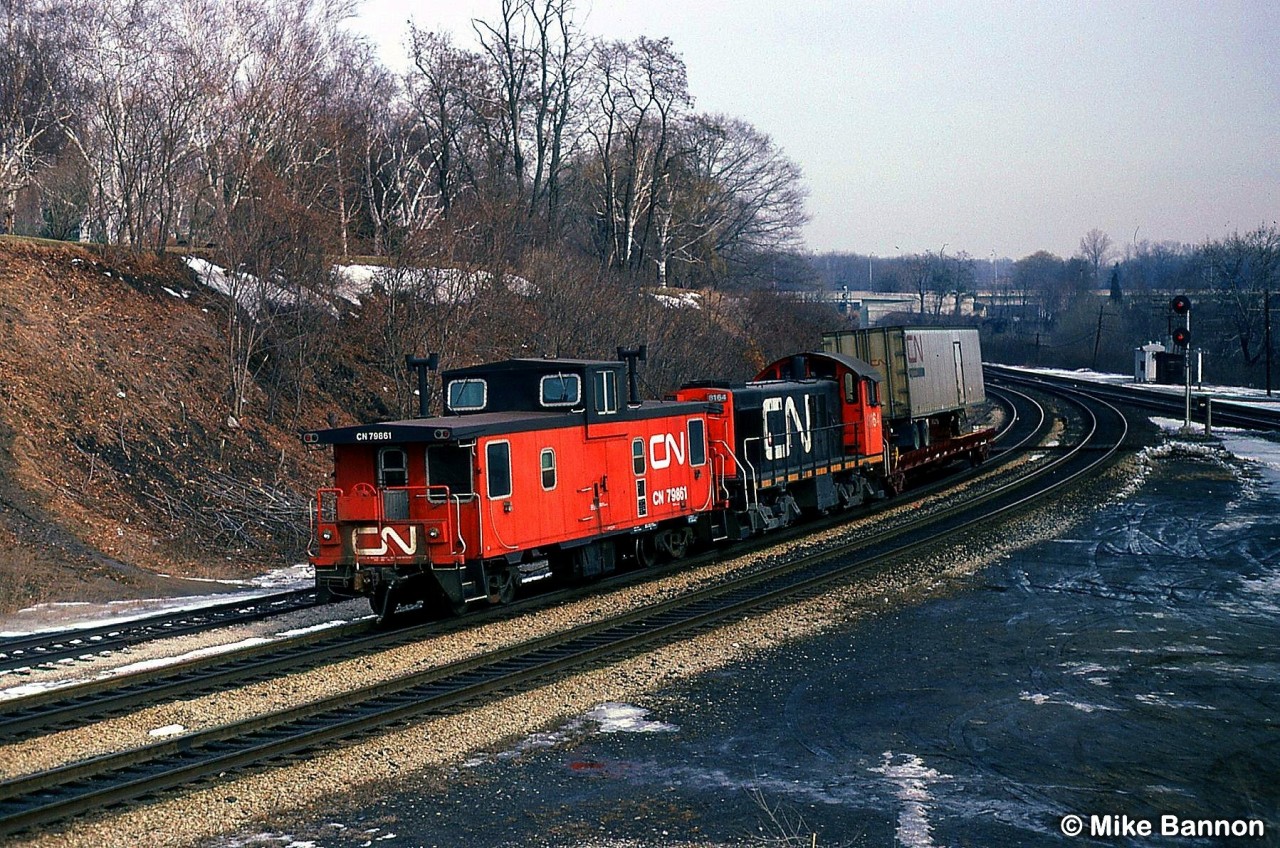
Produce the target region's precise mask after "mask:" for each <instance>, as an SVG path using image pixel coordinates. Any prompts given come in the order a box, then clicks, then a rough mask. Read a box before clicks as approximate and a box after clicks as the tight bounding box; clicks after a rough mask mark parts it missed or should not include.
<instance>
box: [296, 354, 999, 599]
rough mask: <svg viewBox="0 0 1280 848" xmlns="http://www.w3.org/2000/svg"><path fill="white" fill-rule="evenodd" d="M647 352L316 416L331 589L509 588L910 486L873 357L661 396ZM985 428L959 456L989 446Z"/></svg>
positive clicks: (318, 550) (529, 366)
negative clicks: (438, 401) (419, 408)
mask: <svg viewBox="0 0 1280 848" xmlns="http://www.w3.org/2000/svg"><path fill="white" fill-rule="evenodd" d="M620 353H622V351H620ZM628 366H630V369H631V372H630V374H629V373H628ZM634 368H635V357H634V356H632V357H631V358H630V361H629V363H627V362H623V361H617V362H613V361H597V360H573V359H513V360H508V361H504V362H497V363H492V364H487V365H477V366H472V367H468V368H459V369H455V370H451V371H446V372H444V373H443V375H442V379H443V384H444V391H445V396H444V407H445V414H444V415H443V416H440V417H432V418H426V417H424V418H417V419H410V420H403V421H391V422H385V423H377V424H366V425H358V426H351V427H339V428H334V429H329V430H317V431H312V432H308V433H304V434H303V439H304V441H306V442H307V443H309V444H313V445H325V444H327V445H332V446H333V460H334V479H333V483H332V485H331V486H326V487H325V488H322V489H320V490H319V492H318V493H317V497H316V503H315V511H314V516H313V519H314V523H315V546H316V547H315V550H314V553H313V556H312V558H311V561H312V563H313V565H314V566H315V571H316V585H317V589H318V590H319V592H320V594H321V595H339V596H355V595H365V596H367V597H368V598H369V599H370V603H371V604H372V606H373V609H374V611H375V612H376V613H378V614H379V615H380V616H382V617H386V616H388V615H390V614H391V613H392V612H393V611H394V610H395V608H396V606H397V605H399V604H403V603H409V602H417V601H424V602H426V603H427V604H428V605H430V606H435V607H438V608H443V609H446V610H452V611H461V610H462V609H463V608H464V607H465V606H466V605H467V604H469V603H472V602H478V601H487V602H491V603H502V602H507V601H509V600H511V598H512V597H513V596H514V594H515V591H516V588H517V587H518V585H519V584H520V582H521V580H522V579H523V578H524V576H526V575H529V574H533V573H547V572H550V573H552V574H556V575H560V576H563V577H566V578H569V579H583V578H590V577H594V576H596V575H600V574H604V573H608V572H610V571H613V570H614V569H615V568H617V567H618V565H619V564H620V563H621V562H624V561H625V562H630V563H634V564H639V565H646V564H648V563H650V562H652V561H654V560H655V559H656V558H659V557H661V558H666V559H678V558H680V557H682V556H684V555H685V553H686V552H687V551H688V550H689V549H690V548H691V547H692V546H693V545H695V544H700V543H712V542H716V541H720V540H726V539H741V538H744V537H746V536H748V535H751V534H753V533H756V532H762V531H766V530H770V529H773V528H776V527H781V526H784V525H787V524H790V523H792V522H793V521H795V520H796V519H797V518H798V517H799V516H800V515H802V514H804V513H806V512H826V511H829V510H831V509H835V508H839V507H844V506H850V505H853V504H857V503H860V502H862V501H863V500H865V499H867V498H871V497H880V496H883V495H884V493H885V492H886V491H891V490H892V489H893V488H895V487H894V486H893V485H892V482H893V480H894V474H895V471H894V467H893V466H894V463H895V462H896V461H899V459H900V457H899V453H898V451H897V450H896V449H894V448H892V447H891V445H890V444H889V443H888V442H887V440H886V433H887V432H888V431H887V430H886V422H885V421H884V420H883V419H882V406H881V400H880V383H881V379H882V378H881V375H880V373H879V372H877V370H876V369H875V368H873V367H872V366H870V365H868V364H867V363H865V362H863V361H861V360H859V359H856V358H854V357H852V356H847V355H844V354H841V353H835V352H829V353H807V354H802V355H798V356H794V357H789V358H787V359H783V360H780V361H778V362H776V363H774V364H773V365H771V366H769V368H766V369H765V370H764V371H763V372H762V373H761V374H760V375H759V377H758V379H757V380H754V381H751V382H749V383H745V384H736V385H731V384H728V383H716V382H702V383H693V384H690V385H687V386H685V387H683V388H681V389H680V390H679V391H677V392H676V393H675V394H674V395H673V396H672V397H671V398H669V399H668V400H663V401H641V400H639V399H638V397H636V390H635V378H634ZM628 377H630V380H628ZM628 382H629V383H630V387H631V389H630V391H629V392H628V391H626V387H627V384H628ZM989 437H990V432H989V431H983V432H982V433H978V434H970V435H966V436H965V437H963V438H962V439H960V440H958V441H957V442H956V443H955V445H954V446H953V447H954V450H951V451H950V452H949V454H948V456H949V457H954V456H959V455H962V454H964V455H968V456H969V457H970V458H972V459H977V458H979V457H980V456H981V455H984V454H985V450H986V444H987V442H988V441H989Z"/></svg>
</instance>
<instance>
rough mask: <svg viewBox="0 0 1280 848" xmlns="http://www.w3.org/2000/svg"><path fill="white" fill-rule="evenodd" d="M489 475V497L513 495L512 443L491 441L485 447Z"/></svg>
mask: <svg viewBox="0 0 1280 848" xmlns="http://www.w3.org/2000/svg"><path fill="white" fill-rule="evenodd" d="M484 458H485V467H486V469H487V471H488V475H489V497H491V498H509V497H511V443H510V442H490V443H489V444H487V445H485V448H484Z"/></svg>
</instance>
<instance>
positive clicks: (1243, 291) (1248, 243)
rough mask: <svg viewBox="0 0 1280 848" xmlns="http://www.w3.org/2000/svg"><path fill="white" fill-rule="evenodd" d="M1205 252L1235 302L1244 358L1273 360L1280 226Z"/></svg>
mask: <svg viewBox="0 0 1280 848" xmlns="http://www.w3.org/2000/svg"><path fill="white" fill-rule="evenodd" d="M1205 254H1206V257H1207V259H1208V262H1209V267H1210V269H1211V274H1212V279H1213V282H1214V283H1215V286H1216V287H1217V288H1218V289H1219V290H1221V291H1222V292H1223V293H1224V294H1225V296H1226V297H1227V298H1228V299H1229V302H1230V303H1231V307H1232V308H1231V321H1232V325H1233V327H1234V329H1235V336H1236V341H1237V343H1238V344H1239V346H1240V355H1241V357H1243V359H1244V361H1245V363H1246V364H1248V365H1256V364H1257V363H1258V362H1259V361H1262V360H1267V362H1268V363H1269V361H1270V356H1271V345H1270V342H1271V338H1270V335H1271V332H1270V330H1271V328H1270V322H1269V317H1270V316H1269V313H1270V300H1271V292H1272V291H1273V290H1274V289H1275V288H1277V286H1278V285H1280V228H1277V227H1276V226H1275V225H1274V224H1272V225H1269V226H1260V227H1258V228H1257V229H1255V230H1251V231H1249V232H1247V233H1245V234H1243V235H1241V234H1240V233H1238V232H1237V233H1233V234H1232V235H1231V236H1230V237H1228V238H1226V239H1223V240H1222V241H1220V242H1211V243H1210V244H1208V245H1206V247H1205ZM1269 370H1270V369H1269V367H1268V371H1269ZM1268 376H1269V375H1268ZM1268 388H1270V381H1269V380H1268Z"/></svg>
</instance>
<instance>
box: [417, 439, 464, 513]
mask: <svg viewBox="0 0 1280 848" xmlns="http://www.w3.org/2000/svg"><path fill="white" fill-rule="evenodd" d="M427 485H429V486H439V487H444V488H447V489H448V494H450V495H453V496H455V497H465V496H467V495H470V494H471V452H470V451H469V450H467V449H465V448H463V447H462V446H461V445H451V444H443V445H427ZM427 497H429V498H430V499H431V500H433V501H437V502H438V501H441V500H443V499H444V497H445V492H444V491H443V489H433V490H428V492H427Z"/></svg>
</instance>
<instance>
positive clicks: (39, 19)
mask: <svg viewBox="0 0 1280 848" xmlns="http://www.w3.org/2000/svg"><path fill="white" fill-rule="evenodd" d="M0 16H3V20H0V68H3V69H4V71H3V72H2V73H0V233H9V232H13V216H14V206H15V203H16V198H17V194H18V192H19V191H21V190H22V189H23V188H26V187H27V186H28V185H29V184H30V183H31V181H32V178H33V177H34V176H35V174H36V173H37V171H38V170H39V169H40V168H41V167H42V166H44V165H47V164H48V163H49V161H50V159H51V158H52V157H53V156H54V155H55V154H56V153H57V152H58V150H59V149H60V148H61V147H62V145H63V143H64V142H65V135H64V132H63V127H64V126H65V124H66V122H67V121H68V120H69V119H70V117H71V115H72V111H73V108H74V104H73V103H72V102H71V99H70V97H71V94H72V92H71V80H70V64H71V51H72V44H71V40H70V38H71V28H70V26H69V22H68V20H67V16H68V9H67V8H66V7H65V6H64V5H62V4H60V3H57V2H54V0H0Z"/></svg>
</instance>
